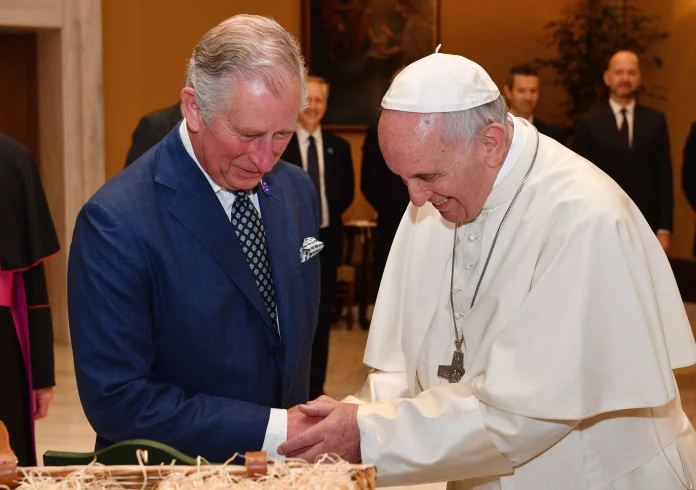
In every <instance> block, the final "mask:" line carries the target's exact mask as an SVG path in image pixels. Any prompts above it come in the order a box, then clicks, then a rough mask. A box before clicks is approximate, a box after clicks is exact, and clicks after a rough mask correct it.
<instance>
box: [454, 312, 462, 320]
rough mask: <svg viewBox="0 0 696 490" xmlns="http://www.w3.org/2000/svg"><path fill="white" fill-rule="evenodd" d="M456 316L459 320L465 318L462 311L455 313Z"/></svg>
mask: <svg viewBox="0 0 696 490" xmlns="http://www.w3.org/2000/svg"><path fill="white" fill-rule="evenodd" d="M454 318H456V319H457V320H460V319H462V318H464V315H463V314H461V313H455V314H454Z"/></svg>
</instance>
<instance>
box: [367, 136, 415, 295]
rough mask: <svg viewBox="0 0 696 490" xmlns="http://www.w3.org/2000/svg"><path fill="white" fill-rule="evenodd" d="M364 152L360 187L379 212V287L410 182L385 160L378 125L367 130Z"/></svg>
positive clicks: (375, 250)
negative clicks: (390, 168) (378, 134)
mask: <svg viewBox="0 0 696 490" xmlns="http://www.w3.org/2000/svg"><path fill="white" fill-rule="evenodd" d="M362 154H363V158H362V170H361V173H360V190H361V191H362V193H363V195H364V196H365V198H366V199H367V201H368V202H369V203H370V205H371V206H372V207H373V208H374V209H375V211H377V229H376V230H375V244H374V248H373V255H374V276H375V285H376V286H377V287H379V283H380V281H381V279H382V274H383V273H384V267H385V265H386V262H387V257H388V255H389V250H390V249H391V245H392V242H393V241H394V236H395V235H396V230H397V229H398V228H399V223H400V222H401V218H402V216H403V215H404V212H405V211H406V208H407V207H408V203H409V200H410V198H409V195H408V188H407V187H406V184H404V182H403V181H402V180H401V177H399V176H398V175H396V174H395V173H393V172H392V171H391V170H389V167H387V163H386V162H385V161H384V157H383V156H382V151H381V150H380V148H379V141H378V139H377V124H374V125H372V126H370V127H369V128H368V129H367V133H365V141H364V142H363V147H362Z"/></svg>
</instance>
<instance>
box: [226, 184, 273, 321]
mask: <svg viewBox="0 0 696 490" xmlns="http://www.w3.org/2000/svg"><path fill="white" fill-rule="evenodd" d="M234 195H235V200H234V203H233V204H232V216H231V222H232V227H233V228H234V233H235V235H237V238H239V243H240V245H241V246H242V251H243V252H244V256H245V257H246V259H247V262H248V263H249V268H250V269H251V272H252V273H253V274H254V278H255V279H256V286H257V287H258V288H259V291H261V296H263V301H264V303H265V304H266V312H267V313H268V316H269V317H270V318H271V321H272V322H273V327H274V328H275V329H276V331H278V321H277V315H276V300H275V289H274V288H273V275H272V274H271V263H270V261H269V260H268V251H267V250H266V231H265V230H264V227H263V221H261V217H260V216H259V213H258V212H257V211H256V208H255V207H254V204H253V203H252V202H251V199H249V195H248V194H247V193H246V191H235V192H234Z"/></svg>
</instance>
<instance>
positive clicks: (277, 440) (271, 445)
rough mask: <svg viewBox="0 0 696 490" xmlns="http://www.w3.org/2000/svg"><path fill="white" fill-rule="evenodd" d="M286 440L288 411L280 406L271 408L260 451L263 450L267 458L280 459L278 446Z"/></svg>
mask: <svg viewBox="0 0 696 490" xmlns="http://www.w3.org/2000/svg"><path fill="white" fill-rule="evenodd" d="M287 440H288V411H287V410H282V409H280V408H271V415H270V417H268V425H267V426H266V435H265V436H264V438H263V446H262V447H261V451H265V452H266V455H267V456H268V457H269V458H275V459H282V457H281V456H280V455H279V454H278V446H280V445H281V444H283V443H284V442H285V441H287Z"/></svg>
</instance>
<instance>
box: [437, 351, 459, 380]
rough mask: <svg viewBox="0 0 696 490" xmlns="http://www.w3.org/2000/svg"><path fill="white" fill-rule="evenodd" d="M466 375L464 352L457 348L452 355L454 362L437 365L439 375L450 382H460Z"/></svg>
mask: <svg viewBox="0 0 696 490" xmlns="http://www.w3.org/2000/svg"><path fill="white" fill-rule="evenodd" d="M462 376H464V353H463V352H462V351H461V350H459V349H457V350H455V351H454V355H453V356H452V364H441V365H439V366H438V367H437V377H438V378H443V379H446V380H447V381H449V382H450V383H459V380H461V379H462Z"/></svg>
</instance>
